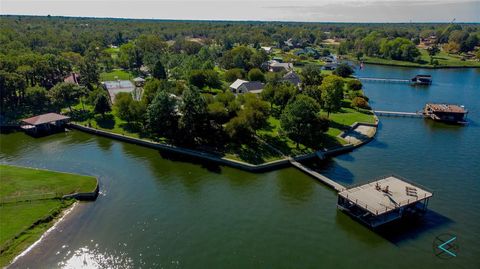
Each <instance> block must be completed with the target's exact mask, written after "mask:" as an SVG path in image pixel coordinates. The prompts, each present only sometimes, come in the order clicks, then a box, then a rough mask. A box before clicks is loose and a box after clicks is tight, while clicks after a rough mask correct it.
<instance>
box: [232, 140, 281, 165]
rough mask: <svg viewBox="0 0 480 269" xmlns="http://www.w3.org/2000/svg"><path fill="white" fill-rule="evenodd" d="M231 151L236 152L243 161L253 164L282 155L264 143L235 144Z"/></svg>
mask: <svg viewBox="0 0 480 269" xmlns="http://www.w3.org/2000/svg"><path fill="white" fill-rule="evenodd" d="M229 151H230V152H233V153H235V155H237V156H238V157H239V158H240V159H241V160H242V161H245V162H248V163H251V164H262V163H265V162H268V161H270V160H271V159H273V158H275V159H278V158H280V157H281V155H280V154H279V153H277V152H276V151H274V150H273V149H271V148H270V147H268V146H267V145H265V144H264V143H249V144H242V145H239V144H235V145H232V146H231V147H230V148H229Z"/></svg>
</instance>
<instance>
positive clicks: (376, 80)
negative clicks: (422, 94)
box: [357, 77, 411, 83]
mask: <svg viewBox="0 0 480 269" xmlns="http://www.w3.org/2000/svg"><path fill="white" fill-rule="evenodd" d="M357 79H359V80H362V81H373V82H387V83H411V80H409V79H398V78H369V77H357Z"/></svg>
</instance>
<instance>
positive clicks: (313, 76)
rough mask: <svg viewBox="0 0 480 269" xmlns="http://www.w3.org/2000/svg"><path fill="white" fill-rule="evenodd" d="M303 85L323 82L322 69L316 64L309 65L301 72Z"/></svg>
mask: <svg viewBox="0 0 480 269" xmlns="http://www.w3.org/2000/svg"><path fill="white" fill-rule="evenodd" d="M300 75H301V77H302V84H303V85H320V84H322V80H323V76H322V70H321V69H320V67H319V66H316V65H307V66H305V67H304V68H303V69H302V72H301V73H300Z"/></svg>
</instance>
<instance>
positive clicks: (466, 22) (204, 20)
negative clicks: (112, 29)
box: [0, 14, 480, 24]
mask: <svg viewBox="0 0 480 269" xmlns="http://www.w3.org/2000/svg"><path fill="white" fill-rule="evenodd" d="M14 16H20V17H47V18H48V17H50V18H79V19H114V20H141V21H145V20H147V21H184V22H266V23H268V22H273V23H339V24H348V23H352V24H410V23H411V24H452V23H457V24H480V21H478V22H473V21H455V22H451V21H450V22H449V21H404V22H388V21H385V22H378V21H377V22H374V21H372V22H358V21H357V22H356V21H350V22H349V21H296V20H241V19H239V20H235V19H230V20H228V19H224V20H220V19H211V20H209V19H173V18H133V17H103V16H101V17H100V16H70V15H51V14H48V15H29V14H0V17H14Z"/></svg>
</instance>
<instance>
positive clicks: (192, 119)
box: [179, 87, 209, 144]
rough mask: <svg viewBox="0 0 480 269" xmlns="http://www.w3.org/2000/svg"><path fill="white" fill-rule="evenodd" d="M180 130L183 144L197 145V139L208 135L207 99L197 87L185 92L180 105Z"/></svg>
mask: <svg viewBox="0 0 480 269" xmlns="http://www.w3.org/2000/svg"><path fill="white" fill-rule="evenodd" d="M180 114H181V117H180V121H179V128H180V131H181V136H182V140H183V141H182V142H184V143H188V144H191V143H195V142H196V138H201V137H204V136H205V135H207V133H208V127H209V122H208V110H207V103H206V102H205V99H204V98H203V97H202V95H201V94H200V91H199V90H198V89H197V88H195V87H190V88H189V89H187V90H185V91H184V92H183V98H182V103H181V104H180Z"/></svg>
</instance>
